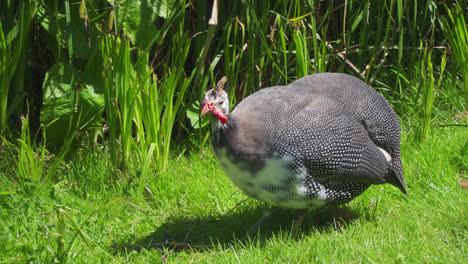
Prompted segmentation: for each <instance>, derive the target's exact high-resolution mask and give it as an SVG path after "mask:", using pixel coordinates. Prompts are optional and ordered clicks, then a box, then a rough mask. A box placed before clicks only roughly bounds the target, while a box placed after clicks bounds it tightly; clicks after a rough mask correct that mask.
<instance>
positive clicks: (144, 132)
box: [0, 0, 468, 263]
mask: <svg viewBox="0 0 468 264" xmlns="http://www.w3.org/2000/svg"><path fill="white" fill-rule="evenodd" d="M467 16H468V4H467V2H466V1H454V0H451V1H450V0H447V1H431V0H414V1H409V0H386V1H379V2H378V4H377V2H375V1H353V0H342V1H338V0H336V1H333V0H324V1H314V0H309V1H304V0H303V1H300V0H292V1H282V0H280V1H219V2H218V1H214V2H213V1H205V0H201V1H180V0H160V1H150V0H135V1H130V0H114V1H112V0H107V1H106V0H65V1H58V0H22V1H14V0H4V1H1V3H0V137H1V143H0V159H1V162H0V225H1V226H2V228H3V229H0V257H1V258H0V260H1V259H3V256H5V259H6V262H23V261H36V262H49V261H51V260H54V261H59V262H66V261H67V260H72V259H75V261H77V262H83V261H89V262H93V263H94V262H97V261H102V262H106V261H108V260H109V259H114V261H122V262H127V261H129V260H131V259H132V258H133V257H132V256H134V255H135V253H132V252H133V250H135V249H136V250H139V251H144V252H145V254H143V256H146V257H147V258H146V257H141V261H142V262H154V260H163V261H165V260H168V259H169V258H168V257H167V256H169V255H171V254H172V253H173V249H174V248H177V249H180V248H183V247H185V246H187V245H190V246H195V245H198V244H200V241H202V240H203V245H202V246H201V248H204V247H205V245H206V244H209V245H212V246H213V247H215V248H213V249H209V250H207V251H202V253H200V254H191V253H193V252H191V251H182V253H180V254H179V255H178V256H177V258H179V259H177V258H176V261H177V260H190V259H192V260H194V261H196V260H198V261H201V262H208V261H210V262H211V261H214V260H215V259H217V257H220V259H221V260H222V259H224V260H225V261H227V262H233V261H236V257H238V258H237V260H244V261H245V260H249V259H251V258H255V259H256V260H257V262H258V261H263V260H275V259H280V260H283V261H285V260H286V258H285V257H286V256H288V257H291V256H296V257H298V258H299V259H302V260H303V261H306V260H314V261H323V262H330V261H333V258H332V256H336V257H337V258H336V259H337V260H338V261H343V262H348V261H353V260H354V261H358V262H359V261H363V262H367V261H369V262H390V261H401V262H422V261H426V260H427V261H430V262H445V261H450V260H451V261H458V262H463V260H466V259H467V251H466V245H467V243H466V242H467V241H466V238H467V237H468V234H467V229H468V223H467V220H466V219H468V217H466V214H467V211H466V208H465V207H463V206H462V204H466V202H467V192H466V190H464V189H463V187H462V186H465V187H464V188H467V186H466V185H468V184H467V174H468V168H467V167H468V165H467V158H466V156H467V155H468V154H467V153H468V150H467V149H468V141H467V140H468V132H467V125H468V112H467V109H468V30H467V24H466V21H467V19H468V17H467ZM323 71H334V72H345V73H348V74H351V75H354V76H357V77H359V78H361V79H362V80H364V81H365V82H367V83H368V84H370V85H371V86H372V87H374V88H375V89H377V90H378V91H379V92H380V93H382V94H383V95H384V96H385V97H386V99H387V100H388V101H389V102H390V103H391V104H392V106H393V108H394V109H395V111H396V112H397V114H398V116H399V117H400V119H401V122H402V125H403V139H404V140H403V147H402V148H403V153H404V156H403V162H404V164H405V173H406V175H408V177H409V179H408V180H407V181H408V186H409V191H410V195H409V196H408V198H405V197H402V196H401V195H399V194H395V192H394V190H393V189H392V191H386V190H389V189H390V188H391V187H376V188H374V189H372V190H370V191H369V192H366V194H365V195H364V196H363V197H360V198H359V199H357V200H356V201H353V202H352V203H351V204H350V205H349V208H350V210H351V211H352V212H353V214H354V215H358V217H356V218H357V219H358V220H353V221H352V224H350V222H346V223H344V224H343V225H344V227H343V228H342V227H339V228H338V227H336V226H335V228H332V227H329V226H323V225H321V224H317V225H314V226H313V227H311V226H309V229H311V230H312V231H310V230H309V231H310V234H312V236H311V237H312V238H307V239H306V238H304V239H303V240H299V241H293V240H288V239H287V238H286V235H284V234H286V233H287V232H284V233H283V231H284V230H283V231H278V229H280V228H285V229H288V228H289V223H290V221H289V220H290V218H291V216H290V215H288V216H285V217H284V219H283V220H280V222H281V224H280V225H279V226H278V225H275V224H274V223H270V224H271V226H269V227H267V228H266V229H267V231H262V232H263V233H261V234H259V236H257V237H255V238H252V239H250V238H248V239H247V238H243V237H242V236H243V234H244V233H243V232H242V230H245V229H246V228H248V226H249V224H248V223H250V224H251V223H253V222H255V221H256V218H258V217H259V216H260V215H261V210H262V208H264V207H265V206H264V205H262V204H260V203H257V202H255V201H249V202H247V205H245V203H244V204H242V205H241V206H239V208H238V209H237V210H240V213H238V214H237V215H236V216H232V217H231V215H227V216H226V217H224V218H223V219H226V220H221V223H220V224H219V225H218V223H216V224H214V225H213V226H208V223H211V222H210V221H211V220H212V218H213V216H214V215H216V216H218V215H222V214H225V213H226V212H228V211H229V209H230V208H232V207H234V205H235V204H236V203H237V202H238V201H240V200H242V197H243V196H242V194H240V193H238V192H236V193H235V195H234V196H231V194H232V192H233V190H234V189H233V187H232V185H231V184H230V183H229V182H228V180H227V179H225V177H223V178H221V179H220V177H219V174H222V173H221V171H219V169H218V167H217V166H216V163H215V161H214V159H213V157H212V156H211V154H210V153H209V151H207V145H209V144H207V143H208V138H209V129H208V126H207V125H208V120H207V119H202V120H201V119H200V117H199V104H200V101H201V99H202V97H203V94H204V91H205V90H206V89H207V88H210V87H212V86H213V85H214V84H215V83H216V81H217V80H219V79H220V78H221V77H222V76H227V77H228V86H229V88H228V93H229V95H230V100H231V105H233V106H234V105H235V104H236V102H238V101H240V100H242V99H243V98H244V97H246V96H247V95H249V94H251V93H252V92H255V91H257V90H259V89H261V88H263V87H268V86H271V85H279V84H280V85H282V84H287V83H289V82H291V81H294V80H296V79H298V78H300V77H302V76H305V75H307V74H310V73H315V72H323ZM438 137H440V138H442V139H444V140H445V141H444V140H440V139H438ZM405 151H406V154H405ZM187 175H188V176H190V179H187V178H186V176H187ZM439 176H440V178H439ZM192 178H193V179H192ZM180 179H182V180H180ZM207 182H208V183H210V184H209V186H206V183H207ZM211 183H213V184H211ZM205 188H206V189H207V190H208V191H207V190H205ZM183 190H185V191H183ZM411 192H413V193H414V194H413V196H412V195H411ZM428 193H431V194H433V195H428ZM434 196H437V197H434ZM116 197H118V198H116ZM189 197H190V201H191V202H190V203H186V202H184V201H186V200H187V199H189ZM376 199H377V200H376ZM380 199H382V201H381V200H380ZM369 200H370V201H371V202H369ZM377 204H378V205H379V209H378V210H377ZM448 204H450V205H448ZM425 206H427V207H425ZM369 207H370V208H371V209H372V210H370V213H369ZM402 208H404V209H402ZM430 208H432V209H433V210H430ZM445 210H446V211H445ZM411 211H414V218H423V219H418V220H415V221H414V222H411V221H407V220H406V219H405V216H406V215H407V214H409V213H410V212H411ZM234 212H236V211H234ZM249 212H252V214H250V213H249ZM278 214H280V215H281V214H283V213H278ZM442 214H452V216H453V218H450V219H449V220H447V221H445V222H444V220H445V219H444V218H443V217H442ZM190 216H192V217H190ZM192 218H195V220H194V219H192ZM177 219H179V220H180V219H182V220H184V219H188V220H187V221H191V222H197V223H198V222H201V223H202V224H203V225H206V226H203V227H202V228H201V229H198V230H197V229H196V228H195V227H194V226H193V225H189V227H187V226H186V227H185V228H188V229H189V230H190V231H188V232H184V228H181V229H180V230H175V231H174V232H175V233H181V234H182V235H180V236H179V235H174V236H175V238H170V239H175V241H177V242H180V243H179V244H177V246H176V244H174V243H172V244H171V243H169V242H171V241H169V242H168V241H165V243H160V244H158V245H152V243H153V242H154V241H153V240H158V239H159V241H158V242H161V241H162V240H164V239H162V237H165V236H167V235H168V234H166V232H169V231H167V230H171V228H170V224H171V223H175V222H177V221H176V220H177ZM196 219H198V220H199V221H196ZM200 219H201V220H200ZM412 219H413V218H412ZM182 220H181V221H182ZM458 220H459V221H458ZM134 221H135V222H134ZM239 221H241V222H242V221H244V222H245V223H244V222H242V223H239ZM380 221H383V224H382V226H376V223H377V222H380ZM136 222H138V223H136ZM398 222H402V224H401V225H399V226H397V225H396V223H398ZM439 222H440V223H439ZM442 222H443V223H442ZM198 224H199V223H198ZM130 226H131V227H132V228H133V227H135V228H136V230H128V228H130ZM155 226H156V227H155ZM310 227H311V228H310ZM210 228H215V230H214V231H212V233H210V234H212V236H206V235H203V234H202V232H203V230H205V231H206V230H210ZM268 228H270V229H268ZM155 229H157V230H156V231H155ZM176 229H177V228H176ZM192 229H193V230H194V231H193V232H195V233H196V234H194V237H196V239H195V238H193V237H192V236H190V235H189V234H191V232H192ZM218 229H221V230H223V231H218ZM363 229H366V232H363V233H362V234H360V236H357V237H353V236H352V234H351V233H354V232H361V231H362V230H363ZM406 229H408V230H412V233H411V232H410V233H411V234H409V235H408V236H400V237H398V236H397V234H396V233H398V232H403V230H406ZM98 230H99V231H98ZM200 230H202V231H200ZM226 230H228V231H226ZM275 230H276V231H278V233H275ZM360 230H361V231H360ZM153 231H154V232H155V233H154V235H151V234H150V233H151V232H153ZM185 231H187V230H185ZM285 231H287V230H285ZM223 232H226V234H227V233H229V234H228V235H227V237H224V236H225V234H223ZM265 232H266V233H265ZM109 234H110V235H109ZM306 234H307V232H306ZM374 234H380V235H384V234H385V235H386V236H388V238H383V237H380V239H381V240H378V241H377V240H375V239H379V237H378V236H374ZM14 236H16V237H14ZM233 236H234V237H233ZM239 236H241V237H239ZM366 236H367V237H366ZM444 237H446V240H444V239H445V238H444ZM189 238H190V239H189ZM237 238H239V239H240V240H237ZM210 239H211V240H212V241H211V240H210ZM311 239H312V241H311ZM335 239H336V240H335ZM367 239H369V240H367ZM386 239H387V240H386ZM216 240H218V241H216ZM406 240H412V242H411V243H409V244H408V245H405V241H406ZM428 240H430V242H427V241H428ZM77 241H79V242H77ZM306 241H308V242H306ZM316 241H321V243H323V244H321V245H318V244H317V242H316ZM337 241H341V242H343V243H344V242H346V241H349V244H348V245H347V246H346V248H348V249H350V250H349V253H342V252H339V251H336V250H335V251H334V249H333V247H332V246H330V243H338V242H337ZM363 241H371V242H370V243H381V244H382V245H383V248H388V252H387V253H382V252H380V250H383V249H382V248H380V249H379V248H378V247H376V246H375V245H371V246H364V245H362V243H363ZM51 242H54V243H55V244H50V243H51ZM192 242H193V243H192ZM211 242H213V244H211ZM426 242H427V244H424V243H426ZM283 243H285V245H286V247H288V248H296V247H297V249H296V250H297V251H294V250H293V251H292V253H291V254H293V255H291V254H289V253H288V254H286V253H284V252H282V251H281V246H284V245H283ZM296 243H298V244H296ZM389 243H396V244H395V247H390V245H388V244H389ZM143 244H149V245H150V246H147V247H146V246H144V245H143ZM307 244H309V245H315V247H316V248H317V249H318V250H322V251H323V253H322V255H320V254H319V253H317V252H315V253H310V254H309V255H307V256H301V254H299V253H300V252H311V250H312V249H310V248H308V247H307ZM423 244H424V246H422V248H421V250H420V251H418V250H419V248H418V247H419V246H421V245H423ZM327 245H328V246H327ZM392 245H393V244H392ZM95 246H97V247H95ZM161 247H162V248H164V249H162V251H157V252H158V254H156V255H153V254H151V252H152V250H151V249H153V248H158V249H159V248H161ZM85 248H88V249H90V251H89V252H88V253H79V252H80V251H81V250H84V249H85ZM441 248H442V249H441ZM91 249H92V250H91ZM262 249H264V250H265V251H264V252H259V251H262ZM367 249H369V250H370V253H369V254H370V255H368V256H363V255H362V254H363V251H366V250H367ZM436 249H437V250H439V251H437V250H436ZM386 250H387V249H386ZM398 250H401V254H400V252H399V251H398ZM231 251H232V252H231ZM436 251H437V252H438V253H437V252H436ZM239 252H242V254H243V255H242V256H238V255H237V253H239ZM327 252H328V253H327ZM186 253H188V254H187V255H184V254H186ZM205 253H208V254H205ZM211 253H220V254H215V255H216V256H214V255H212V254H211ZM253 254H256V256H255V257H254V256H253ZM294 254H297V255H294ZM317 254H318V255H317ZM326 254H331V256H328V257H327V255H326ZM155 256H156V257H155ZM220 259H217V260H220ZM152 260H153V261H152Z"/></svg>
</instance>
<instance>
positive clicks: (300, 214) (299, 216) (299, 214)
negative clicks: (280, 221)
mask: <svg viewBox="0 0 468 264" xmlns="http://www.w3.org/2000/svg"><path fill="white" fill-rule="evenodd" d="M305 211H306V210H305V209H298V210H296V215H295V216H294V222H293V227H292V230H291V238H294V237H295V236H296V235H297V232H299V228H300V227H301V225H302V221H304V214H305Z"/></svg>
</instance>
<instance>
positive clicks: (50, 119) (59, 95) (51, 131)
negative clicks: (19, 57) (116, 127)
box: [41, 63, 104, 144]
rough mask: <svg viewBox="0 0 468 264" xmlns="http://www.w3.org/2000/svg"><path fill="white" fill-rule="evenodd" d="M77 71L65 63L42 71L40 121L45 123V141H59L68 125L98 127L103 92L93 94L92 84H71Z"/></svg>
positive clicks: (88, 128)
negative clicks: (42, 99) (74, 97)
mask: <svg viewBox="0 0 468 264" xmlns="http://www.w3.org/2000/svg"><path fill="white" fill-rule="evenodd" d="M78 76H79V72H78V71H77V70H76V69H74V68H73V67H72V66H71V65H69V64H63V63H61V64H56V65H54V66H52V68H50V69H49V71H48V72H47V73H46V76H45V79H44V85H43V93H44V106H43V107H42V111H41V123H42V124H50V125H48V126H47V132H46V135H47V142H48V143H49V144H63V143H64V142H65V139H66V138H67V135H68V132H69V126H68V125H69V123H70V121H71V119H72V120H73V121H74V122H75V124H73V125H72V127H78V129H79V130H93V129H94V130H98V129H99V128H100V127H101V125H102V113H103V111H104V95H102V94H97V93H95V91H94V88H93V86H91V85H84V86H83V87H80V88H75V87H72V86H73V80H74V79H76V78H77V77H78ZM75 91H76V93H77V101H78V102H77V104H75V105H73V96H72V95H73V93H75Z"/></svg>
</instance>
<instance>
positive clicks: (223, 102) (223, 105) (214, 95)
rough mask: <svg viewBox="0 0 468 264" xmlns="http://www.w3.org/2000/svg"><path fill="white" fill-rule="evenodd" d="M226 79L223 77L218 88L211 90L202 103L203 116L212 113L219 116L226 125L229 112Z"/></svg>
mask: <svg viewBox="0 0 468 264" xmlns="http://www.w3.org/2000/svg"><path fill="white" fill-rule="evenodd" d="M226 80H227V79H226V77H223V78H222V79H221V80H220V81H219V82H218V84H217V85H216V88H214V89H210V90H208V91H207V92H206V93H205V99H203V101H202V103H201V114H200V115H201V116H203V115H205V114H207V113H209V112H211V113H212V114H213V115H215V116H217V117H218V119H219V121H220V122H221V123H222V124H223V125H224V124H225V123H226V122H227V116H226V114H227V113H228V112H229V99H228V96H227V93H226V91H224V90H223V87H224V84H225V83H226Z"/></svg>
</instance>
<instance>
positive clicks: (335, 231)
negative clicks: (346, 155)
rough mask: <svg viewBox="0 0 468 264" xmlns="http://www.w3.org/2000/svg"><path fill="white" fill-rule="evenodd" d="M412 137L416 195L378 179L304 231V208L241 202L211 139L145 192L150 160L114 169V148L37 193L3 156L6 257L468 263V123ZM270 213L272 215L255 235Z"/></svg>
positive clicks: (83, 159)
mask: <svg viewBox="0 0 468 264" xmlns="http://www.w3.org/2000/svg"><path fill="white" fill-rule="evenodd" d="M413 138H414V132H413V131H412V130H411V129H410V128H405V129H404V130H403V133H402V153H403V162H404V171H405V180H406V184H407V190H408V195H406V196H405V195H403V194H402V193H401V192H400V191H398V190H397V189H396V188H395V187H392V186H390V185H385V186H383V185H382V186H372V187H371V188H370V189H369V190H367V191H366V192H365V193H364V194H363V195H361V196H360V197H358V198H356V199H354V200H353V201H352V202H350V203H349V204H347V205H345V206H342V207H341V208H340V209H339V210H338V211H336V210H335V211H332V210H322V211H316V212H309V213H308V214H307V216H306V219H305V221H304V223H303V226H302V229H301V232H300V233H299V234H298V236H297V237H296V238H294V239H291V238H289V232H290V230H291V226H292V220H293V216H294V212H292V211H288V210H283V209H278V208H272V207H269V206H267V205H265V204H263V203H261V202H258V201H255V200H253V199H247V200H246V201H245V202H243V203H241V204H239V205H238V206H237V207H236V205H237V204H238V203H239V202H241V201H243V200H245V199H246V198H247V197H246V196H245V195H244V194H243V193H241V192H240V191H239V190H238V189H237V188H236V187H235V186H234V185H233V184H232V183H231V182H230V180H229V179H228V178H227V177H226V176H225V175H224V173H223V172H222V171H221V169H220V167H219V166H218V164H217V161H216V160H215V159H214V157H213V155H212V154H211V151H210V150H205V151H203V152H201V153H193V154H190V155H187V154H184V155H182V154H181V155H180V156H174V157H172V158H171V160H170V164H169V169H168V170H167V171H166V172H164V173H162V174H161V175H154V174H152V176H151V177H149V178H148V182H147V185H146V186H147V188H146V189H145V193H144V197H143V198H142V199H140V200H137V198H136V197H137V195H136V193H137V188H138V174H139V164H134V163H130V165H131V166H132V167H131V168H130V171H131V172H132V173H130V174H129V175H123V174H111V173H110V171H109V169H108V163H109V162H110V161H109V158H108V156H106V155H105V154H104V151H95V150H93V151H88V150H82V151H80V152H78V153H75V155H74V158H73V159H72V160H68V161H67V162H66V164H65V163H64V165H63V166H61V167H60V169H59V171H60V173H59V176H58V179H54V180H53V182H54V183H55V184H51V185H50V186H47V187H46V188H38V187H37V186H35V185H34V184H32V183H31V188H33V189H34V188H36V191H35V193H34V194H33V195H31V196H28V195H25V194H22V193H21V192H20V189H19V188H17V187H14V186H15V183H14V182H13V181H12V180H11V177H10V176H11V175H12V173H14V169H13V168H12V159H11V157H10V158H9V157H3V158H2V160H1V161H0V163H1V165H0V169H1V170H0V186H1V187H0V263H24V262H32V263H51V262H53V261H56V262H58V261H68V262H70V263H109V262H111V263H112V262H115V263H118V262H122V263H160V262H168V263H186V262H187V263H188V262H195V263H236V262H240V263H468V189H466V188H467V186H466V185H467V183H468V131H467V128H466V127H439V128H434V129H433V131H432V135H431V136H430V137H429V139H428V140H427V141H426V142H425V143H422V144H419V143H416V142H415V141H414V139H413ZM462 186H465V187H462ZM9 191H16V193H10V192H9ZM234 207H235V208H234ZM233 208H234V209H233ZM231 209H233V210H232V211H231ZM265 212H271V217H270V218H269V219H267V220H266V221H265V222H264V223H263V225H262V226H261V227H260V229H259V230H258V231H257V232H256V233H253V234H252V235H250V236H249V235H246V231H247V230H248V229H249V227H251V226H252V225H253V224H254V223H255V222H256V221H257V220H258V219H259V218H260V217H261V216H262V215H264V214H265ZM334 216H336V217H334Z"/></svg>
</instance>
